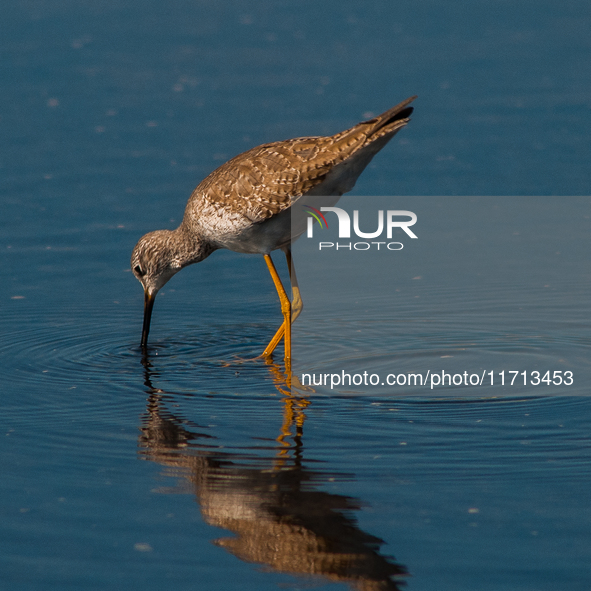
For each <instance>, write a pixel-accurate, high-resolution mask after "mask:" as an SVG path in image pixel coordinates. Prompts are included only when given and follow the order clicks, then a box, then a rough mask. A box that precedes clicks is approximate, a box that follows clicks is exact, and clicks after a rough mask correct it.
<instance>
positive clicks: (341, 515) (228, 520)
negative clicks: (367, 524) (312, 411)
mask: <svg viewBox="0 0 591 591" xmlns="http://www.w3.org/2000/svg"><path fill="white" fill-rule="evenodd" d="M268 365H269V370H270V372H271V373H272V375H273V377H274V379H275V381H276V385H277V386H278V389H279V390H280V391H281V392H282V393H283V395H284V398H283V403H284V416H283V424H282V426H281V429H280V431H281V432H280V434H279V436H278V437H277V440H276V441H277V443H276V444H275V445H274V446H272V449H273V455H272V457H268V456H267V457H263V456H261V455H254V454H248V453H246V452H240V453H231V452H227V451H221V445H220V442H219V440H218V439H217V438H216V437H215V436H213V435H210V434H208V433H205V428H204V427H202V426H201V427H200V426H199V425H197V424H196V423H191V422H189V421H187V420H186V419H184V418H183V417H182V416H181V414H180V413H176V412H175V413H173V412H171V411H170V410H169V408H168V406H167V403H168V404H170V403H171V402H173V401H175V402H178V397H177V396H175V395H174V394H172V393H167V392H164V391H162V390H159V389H156V388H154V387H153V386H152V381H151V373H152V372H151V365H150V362H149V360H147V359H146V358H145V359H144V367H145V368H146V374H145V384H146V386H147V392H148V401H147V409H146V413H145V415H144V416H143V417H142V425H141V435H140V438H139V448H140V451H139V453H140V455H141V456H142V457H143V458H145V459H147V460H150V461H153V462H157V463H159V464H161V465H163V466H166V468H167V469H166V471H165V473H166V475H168V476H173V477H175V478H179V479H182V480H184V483H183V486H182V487H181V488H180V489H178V490H177V489H174V492H191V493H193V494H195V496H196V498H197V501H198V502H199V505H200V508H201V514H202V516H203V519H204V520H205V522H206V523H208V524H209V525H212V526H215V527H221V528H224V529H226V530H228V531H230V532H232V533H233V534H235V536H234V537H229V538H222V539H219V540H216V541H215V542H214V543H215V544H216V545H217V546H220V547H222V548H225V549H226V550H227V551H228V552H231V553H232V554H233V555H234V556H236V557H238V558H240V559H241V560H244V561H246V562H252V563H258V564H262V565H265V566H267V567H269V568H270V569H272V570H274V571H277V572H281V573H289V574H292V575H299V576H304V575H306V576H315V577H325V578H327V579H329V580H331V581H334V582H341V583H348V584H349V585H350V586H351V588H352V589H358V590H360V591H386V590H388V591H395V590H397V589H401V588H402V586H404V581H403V579H404V578H405V577H406V576H408V573H407V570H406V568H405V567H404V566H403V565H401V564H398V563H397V562H396V561H395V560H394V559H393V558H391V557H387V556H384V555H383V554H381V553H380V547H381V546H382V544H383V543H384V541H383V540H381V539H380V538H377V537H375V536H373V535H371V534H369V533H366V532H364V531H362V530H361V529H360V528H359V527H358V525H357V523H356V519H355V516H354V512H355V511H358V510H360V508H361V506H362V503H361V501H360V500H358V499H355V498H353V497H348V496H344V495H338V494H331V493H328V492H324V491H322V490H320V485H321V484H322V482H328V481H329V480H334V479H335V478H339V477H340V478H343V477H345V476H346V475H343V474H329V473H326V472H321V471H319V470H311V469H310V468H308V467H306V464H307V462H305V461H304V445H303V430H304V421H305V414H304V411H305V408H306V407H307V406H308V404H309V401H308V400H306V399H305V398H303V397H297V396H293V395H289V394H286V392H287V391H286V390H285V389H284V388H281V376H282V372H281V369H280V368H279V366H278V365H277V364H274V363H272V362H268ZM265 451H266V450H265Z"/></svg>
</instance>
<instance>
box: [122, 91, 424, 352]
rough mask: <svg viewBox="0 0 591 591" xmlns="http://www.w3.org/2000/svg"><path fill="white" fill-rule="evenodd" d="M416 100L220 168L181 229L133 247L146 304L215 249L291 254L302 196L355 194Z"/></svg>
mask: <svg viewBox="0 0 591 591" xmlns="http://www.w3.org/2000/svg"><path fill="white" fill-rule="evenodd" d="M415 98H416V97H411V98H409V99H407V100H405V101H403V102H402V103H400V104H398V105H396V106H395V107H393V108H391V109H389V110H388V111H386V112H385V113H382V114H381V115H379V116H378V117H375V118H373V119H370V120H369V121H363V122H361V123H358V124H357V125H355V126H354V127H352V128H350V129H347V130H345V131H342V132H340V133H337V134H335V135H332V136H327V137H305V138H297V139H292V140H286V141H280V142H274V143H270V144H264V145H262V146H258V147H256V148H252V149H251V150H248V151H246V152H244V153H242V154H239V155H238V156H236V157H234V158H232V159H231V160H229V161H228V162H226V163H225V164H222V166H220V167H219V168H218V169H216V170H215V171H214V172H212V173H211V174H210V175H209V176H208V177H207V178H206V179H204V180H203V181H202V182H201V183H200V184H199V185H198V186H197V188H196V189H195V190H194V191H193V193H192V195H191V197H190V198H189V201H188V203H187V207H186V209H185V215H184V217H183V221H182V223H181V225H180V226H179V227H178V228H177V229H176V230H172V231H169V230H159V231H156V232H151V233H149V234H146V235H145V236H143V237H142V238H141V239H140V241H139V242H138V243H137V245H136V246H135V248H134V250H133V254H132V257H131V267H132V270H133V272H134V274H135V276H136V277H137V279H138V280H139V281H140V282H141V283H142V285H143V287H144V292H145V294H146V302H148V299H150V301H151V302H152V303H153V300H154V297H155V295H156V293H157V292H158V290H159V289H160V288H161V287H162V286H163V285H164V284H165V283H166V282H167V281H168V280H169V279H170V278H171V277H172V276H173V275H174V274H175V273H177V272H178V271H179V270H180V269H182V268H183V267H186V266H187V265H190V264H192V263H197V262H199V261H202V260H203V259H204V258H206V257H207V256H209V255H210V254H211V253H212V252H213V251H214V250H216V249H218V248H227V249H230V250H234V251H236V252H244V253H253V254H264V255H268V254H269V253H270V252H271V251H273V250H275V249H278V248H282V249H286V248H289V245H290V243H291V242H292V241H293V240H295V239H296V238H297V237H298V236H299V235H300V234H301V233H303V231H304V225H303V224H301V223H294V218H293V216H292V215H291V214H292V213H293V212H295V209H292V207H293V206H294V204H296V203H298V201H299V202H300V204H302V203H304V200H302V198H303V197H304V196H305V202H306V204H307V205H313V204H315V203H316V204H318V205H320V204H322V205H328V206H330V205H334V204H335V203H336V202H337V201H338V198H339V197H340V196H341V195H343V194H344V193H346V192H347V191H350V190H351V189H352V188H353V186H354V185H355V181H356V180H357V178H358V177H359V175H360V174H361V173H362V172H363V170H364V168H365V167H366V166H367V165H368V164H369V162H370V161H371V159H372V158H373V156H375V154H376V153H377V152H379V151H380V150H381V149H382V148H383V147H384V146H385V145H386V144H387V143H388V142H389V141H390V140H391V139H392V137H394V135H395V134H396V133H397V132H398V131H399V130H400V129H402V128H403V127H404V126H405V125H406V124H407V123H408V121H409V116H410V114H411V113H412V107H409V106H408V105H409V104H410V103H411V102H412V101H413V100H414V99H415ZM327 198H330V199H329V200H328V201H327V200H326V199H327ZM313 199H316V201H312V200H313ZM322 199H324V201H322ZM296 209H297V208H296ZM146 306H147V307H146V313H145V316H144V334H145V338H143V339H142V342H143V343H145V341H146V339H147V328H149V316H150V313H151V304H150V306H148V304H146ZM146 318H147V320H146Z"/></svg>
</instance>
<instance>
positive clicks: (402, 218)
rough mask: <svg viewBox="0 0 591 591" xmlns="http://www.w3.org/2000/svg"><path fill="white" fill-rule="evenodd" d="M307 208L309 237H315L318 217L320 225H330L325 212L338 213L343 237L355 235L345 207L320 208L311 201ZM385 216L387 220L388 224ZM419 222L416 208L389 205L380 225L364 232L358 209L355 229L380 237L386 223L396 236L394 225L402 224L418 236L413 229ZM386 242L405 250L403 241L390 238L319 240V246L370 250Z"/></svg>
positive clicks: (389, 246)
mask: <svg viewBox="0 0 591 591" xmlns="http://www.w3.org/2000/svg"><path fill="white" fill-rule="evenodd" d="M303 207H304V212H305V213H306V214H308V218H307V232H306V237H307V238H313V237H314V221H316V222H318V225H319V226H320V229H325V228H326V229H327V228H328V222H327V220H326V217H325V216H324V215H323V212H330V213H334V214H336V216H337V221H338V229H339V238H351V216H350V215H349V214H348V213H347V212H346V211H345V210H344V209H343V208H341V207H321V208H320V209H316V208H314V207H312V206H310V205H304V206H303ZM384 217H385V224H384ZM416 222H417V215H416V214H415V213H413V212H412V211H407V210H402V209H389V210H387V212H386V215H385V216H384V210H383V209H380V210H379V211H378V227H377V230H375V231H374V232H363V231H361V229H360V228H359V211H358V210H357V209H356V210H354V211H353V232H354V234H355V235H356V236H357V237H358V238H364V239H365V240H372V239H374V238H379V237H381V236H382V234H383V233H384V225H385V230H386V238H387V239H388V240H392V236H393V230H394V228H400V229H401V230H402V231H403V232H405V233H406V234H407V236H409V237H410V238H418V236H417V235H416V234H415V233H414V232H413V231H412V230H411V229H410V226H414V225H415V224H416ZM382 246H384V247H385V248H386V249H387V250H402V249H403V248H404V244H402V242H387V241H386V240H384V241H379V240H378V241H375V240H372V241H371V242H345V243H342V244H341V243H340V242H336V243H335V242H319V243H318V249H319V250H324V249H336V250H339V249H346V250H370V249H377V250H380V247H382Z"/></svg>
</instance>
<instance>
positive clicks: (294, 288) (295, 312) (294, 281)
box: [263, 247, 304, 358]
mask: <svg viewBox="0 0 591 591" xmlns="http://www.w3.org/2000/svg"><path fill="white" fill-rule="evenodd" d="M283 252H285V258H286V259H287V268H288V270H289V279H290V281H291V292H292V301H291V323H293V321H294V320H295V319H296V318H297V317H298V316H299V315H300V314H301V312H302V310H303V309H304V302H303V301H302V296H301V293H300V288H299V285H298V278H297V276H296V272H295V267H294V265H293V260H292V257H291V249H290V248H288V247H286V248H284V249H283ZM268 264H269V263H267V265H268ZM271 264H272V263H271ZM273 268H274V267H273ZM269 270H270V269H269ZM271 275H272V273H271ZM290 333H291V331H290ZM284 334H285V321H284V322H283V324H281V326H280V327H279V328H278V329H277V332H276V333H275V336H274V337H273V338H272V339H271V342H270V343H269V344H268V345H267V348H266V349H265V351H264V352H263V357H267V356H269V355H271V353H273V351H274V350H275V348H276V347H277V345H278V344H279V341H280V340H281V339H282V338H283V335H284ZM290 343H291V334H290ZM290 349H291V345H290ZM290 352H291V351H290ZM290 358H291V354H290Z"/></svg>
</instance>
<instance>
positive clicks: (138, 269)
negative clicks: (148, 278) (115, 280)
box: [133, 265, 146, 277]
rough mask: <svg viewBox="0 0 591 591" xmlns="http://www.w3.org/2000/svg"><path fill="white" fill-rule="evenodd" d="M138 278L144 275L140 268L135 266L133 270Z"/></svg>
mask: <svg viewBox="0 0 591 591" xmlns="http://www.w3.org/2000/svg"><path fill="white" fill-rule="evenodd" d="M133 270H134V271H135V272H136V273H137V274H138V275H139V276H140V277H143V276H144V275H145V274H146V273H145V271H142V268H141V267H140V266H139V265H136V266H135V267H134V269H133Z"/></svg>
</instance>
